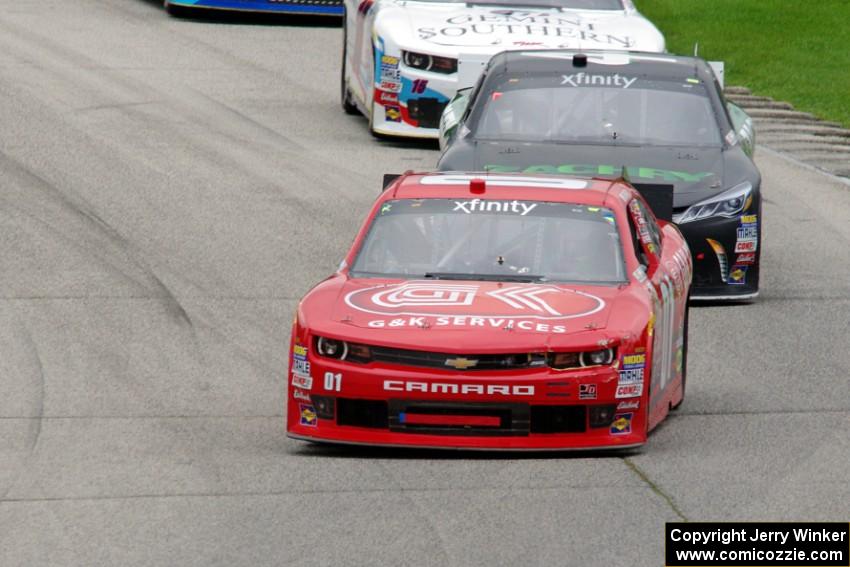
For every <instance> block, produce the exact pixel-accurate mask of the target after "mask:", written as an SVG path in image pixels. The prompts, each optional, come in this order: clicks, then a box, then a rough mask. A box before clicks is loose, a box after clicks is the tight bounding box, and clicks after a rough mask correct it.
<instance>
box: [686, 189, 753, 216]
mask: <svg viewBox="0 0 850 567" xmlns="http://www.w3.org/2000/svg"><path fill="white" fill-rule="evenodd" d="M752 192H753V185H752V183H750V182H748V181H745V182H743V183H739V184H738V185H736V186H734V187H732V188H731V189H729V190H728V191H724V192H723V193H721V194H719V195H715V196H713V197H709V198H708V199H705V200H704V201H700V202H698V203H694V204H693V205H691V206H690V207H688V209H687V210H686V211H685V212H683V213H680V214H678V215H674V216H673V222H675V223H676V224H685V223H688V222H693V221H698V220H703V219H708V218H711V217H726V218H735V217H736V216H738V215H739V214H741V213H742V212H743V211H745V210H746V209H747V208H748V207H749V206H750V204H751V203H752Z"/></svg>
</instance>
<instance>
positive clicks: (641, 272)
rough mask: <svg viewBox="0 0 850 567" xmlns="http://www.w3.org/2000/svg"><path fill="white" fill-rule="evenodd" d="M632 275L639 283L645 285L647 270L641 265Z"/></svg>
mask: <svg viewBox="0 0 850 567" xmlns="http://www.w3.org/2000/svg"><path fill="white" fill-rule="evenodd" d="M632 275H633V276H634V277H635V279H636V280H637V281H639V282H640V283H643V282H645V281H646V268H644V267H643V265H640V266H638V267H637V268H636V269H635V271H634V272H632Z"/></svg>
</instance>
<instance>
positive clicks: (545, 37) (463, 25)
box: [376, 1, 664, 57]
mask: <svg viewBox="0 0 850 567" xmlns="http://www.w3.org/2000/svg"><path fill="white" fill-rule="evenodd" d="M380 16H381V17H380V18H379V19H378V20H377V21H376V25H377V28H378V29H377V31H378V34H379V35H380V36H382V37H386V35H387V34H390V35H391V36H392V37H393V39H394V40H395V41H396V42H397V43H399V44H400V45H401V47H402V48H408V49H413V48H417V47H421V48H423V49H424V50H426V51H429V52H432V53H434V52H436V53H438V54H441V53H448V52H451V53H454V54H457V53H458V52H460V54H461V57H462V56H463V53H470V54H491V55H492V54H495V53H498V52H500V51H505V50H509V49H545V48H577V49H578V48H582V49H628V50H633V51H634V50H637V51H658V52H660V51H663V50H664V38H663V36H662V35H661V33H660V32H659V31H658V30H657V29H656V28H655V26H653V25H652V24H651V23H650V22H649V21H648V20H646V19H645V18H644V17H643V16H641V15H639V14H630V13H626V12H624V11H623V12H619V11H611V12H605V11H595V12H581V11H577V10H561V9H558V8H543V7H532V8H528V9H523V10H518V9H516V8H512V7H510V6H494V5H492V4H491V5H475V4H466V3H462V2H405V1H397V2H390V3H386V4H382V5H381V14H380ZM429 47H430V49H429Z"/></svg>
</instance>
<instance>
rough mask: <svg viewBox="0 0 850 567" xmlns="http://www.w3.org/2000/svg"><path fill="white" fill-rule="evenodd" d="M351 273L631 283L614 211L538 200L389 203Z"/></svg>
mask: <svg viewBox="0 0 850 567" xmlns="http://www.w3.org/2000/svg"><path fill="white" fill-rule="evenodd" d="M351 275H352V276H353V277H376V276H385V277H399V278H434V279H473V280H496V281H534V282H536V281H569V282H587V283H620V282H623V281H624V280H625V276H624V265H623V255H622V248H621V245H620V239H619V235H618V233H617V227H616V223H615V218H614V214H613V212H612V211H611V210H610V209H606V208H600V207H588V206H584V205H574V204H568V203H548V202H540V201H516V200H514V201H501V200H480V199H470V200H453V199H421V200H407V199H405V200H396V201H388V202H386V203H385V204H384V205H383V206H382V208H381V211H380V212H379V214H378V215H377V216H376V217H375V218H374V220H373V221H372V225H371V226H370V228H369V232H368V234H367V236H366V238H365V240H364V242H363V245H362V246H361V248H360V251H359V253H358V255H357V259H356V260H355V261H354V263H353V265H352V268H351Z"/></svg>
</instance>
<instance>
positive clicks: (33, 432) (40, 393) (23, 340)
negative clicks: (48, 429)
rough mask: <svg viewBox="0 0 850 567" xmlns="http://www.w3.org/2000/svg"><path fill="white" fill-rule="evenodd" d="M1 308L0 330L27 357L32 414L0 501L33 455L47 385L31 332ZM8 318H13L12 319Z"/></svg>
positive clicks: (24, 469)
mask: <svg viewBox="0 0 850 567" xmlns="http://www.w3.org/2000/svg"><path fill="white" fill-rule="evenodd" d="M0 311H7V317H4V319H5V321H3V323H2V330H0V333H2V332H3V331H5V330H9V331H11V333H12V335H13V339H12V340H13V341H14V343H15V344H16V345H17V349H18V351H19V352H21V353H22V354H23V355H24V357H25V358H26V359H28V362H29V364H28V365H29V367H30V371H29V372H28V373H27V375H28V377H29V380H28V383H29V385H30V388H31V389H33V390H34V391H35V394H34V399H33V402H32V405H33V407H32V409H31V412H32V414H33V415H31V416H28V417H26V418H24V419H26V421H27V432H26V441H25V444H26V456H24V457H23V458H21V459H20V460H19V461H18V467H17V468H18V471H17V473H13V474H12V475H11V477H10V480H9V481H8V484H7V485H6V486H5V487H3V486H0V503H2V502H3V501H4V500H5V499H6V496H7V495H8V494H9V493H10V492H11V491H12V489H13V488H14V487H15V485H16V484H17V482H18V480H20V478H21V477H22V476H23V475H24V474H25V473H26V471H27V470H28V469H29V464H30V462H31V461H32V457H33V455H34V454H35V451H36V449H37V447H38V442H39V440H40V439H41V429H42V424H43V417H44V398H45V394H46V385H45V380H44V366H43V364H42V362H41V356H40V355H39V350H38V345H37V344H36V342H35V340H34V339H33V336H32V333H30V331H29V330H28V329H27V327H26V326H25V325H24V323H23V322H22V321H21V320H20V318H19V317H17V316H15V315H9V314H8V311H9V310H7V309H4V308H3V307H0ZM11 319H14V321H11ZM10 342H12V341H10ZM5 348H9V349H12V348H15V346H14V345H12V344H9V343H6V347H5ZM4 356H5V357H8V356H9V353H8V352H6V353H5V354H4ZM18 379H26V378H24V377H23V376H21V375H18ZM12 419H21V418H12Z"/></svg>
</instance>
